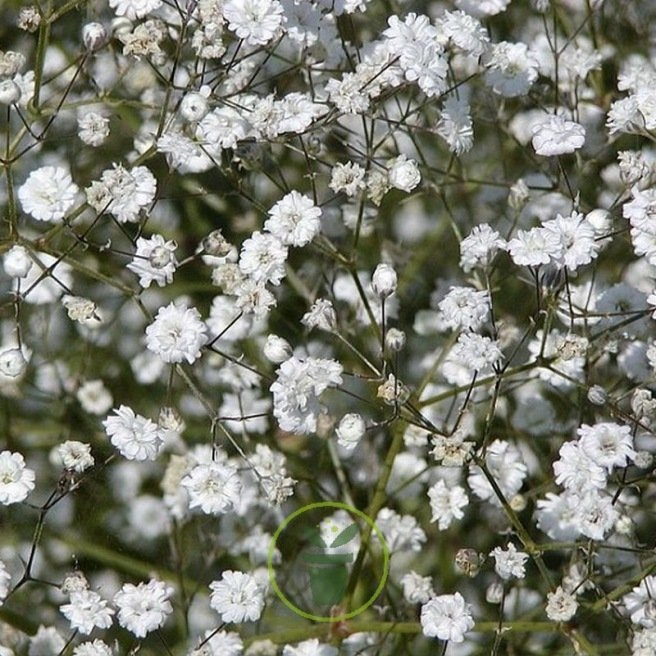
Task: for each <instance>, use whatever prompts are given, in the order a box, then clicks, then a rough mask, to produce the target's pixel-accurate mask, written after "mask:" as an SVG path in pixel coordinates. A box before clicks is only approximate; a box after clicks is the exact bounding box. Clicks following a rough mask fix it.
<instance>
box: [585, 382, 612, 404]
mask: <svg viewBox="0 0 656 656" xmlns="http://www.w3.org/2000/svg"><path fill="white" fill-rule="evenodd" d="M588 401H590V403H592V404H593V405H604V403H606V401H608V394H606V390H605V389H604V388H603V387H602V386H601V385H593V386H592V387H591V388H590V389H589V390H588Z"/></svg>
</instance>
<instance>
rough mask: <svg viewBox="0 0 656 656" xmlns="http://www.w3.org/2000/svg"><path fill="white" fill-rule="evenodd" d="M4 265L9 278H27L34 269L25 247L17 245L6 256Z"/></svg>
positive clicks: (3, 261) (3, 260)
mask: <svg viewBox="0 0 656 656" xmlns="http://www.w3.org/2000/svg"><path fill="white" fill-rule="evenodd" d="M2 265H3V267H4V269H5V273H6V274H7V275H8V276H9V277H11V278H25V276H26V275H27V274H28V272H29V270H30V268H31V267H32V258H31V257H30V254H29V253H28V251H27V249H26V248H25V247H23V246H20V245H19V244H16V245H15V246H12V247H11V248H10V249H9V250H8V251H7V252H6V253H5V254H4V256H3V258H2Z"/></svg>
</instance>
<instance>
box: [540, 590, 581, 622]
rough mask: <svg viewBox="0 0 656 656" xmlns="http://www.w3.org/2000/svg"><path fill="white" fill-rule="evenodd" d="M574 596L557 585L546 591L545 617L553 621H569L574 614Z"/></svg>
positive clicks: (575, 607) (575, 605) (576, 605)
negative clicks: (553, 588)
mask: <svg viewBox="0 0 656 656" xmlns="http://www.w3.org/2000/svg"><path fill="white" fill-rule="evenodd" d="M577 608H578V603H577V601H576V597H575V596H574V595H573V594H570V593H569V592H566V591H565V590H563V589H562V588H561V587H560V586H558V587H557V588H556V589H555V590H554V591H553V592H548V593H547V617H548V618H549V619H550V620H551V621H553V622H569V620H571V619H572V617H574V615H575V614H576V609H577Z"/></svg>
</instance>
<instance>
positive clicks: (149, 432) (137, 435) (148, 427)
mask: <svg viewBox="0 0 656 656" xmlns="http://www.w3.org/2000/svg"><path fill="white" fill-rule="evenodd" d="M103 426H104V427H105V432H106V433H107V436H108V437H109V438H110V441H111V443H112V444H113V445H114V446H115V447H116V448H117V449H118V450H119V451H120V452H121V455H122V456H124V457H125V458H127V459H128V460H154V459H155V458H156V457H157V454H158V452H159V448H160V446H161V444H162V435H161V431H160V429H159V426H157V424H155V423H153V422H152V421H150V419H146V418H145V417H142V416H141V415H137V414H135V413H134V411H133V410H132V408H129V407H127V406H125V405H122V406H121V407H120V408H119V409H118V410H114V416H109V417H107V419H105V421H103Z"/></svg>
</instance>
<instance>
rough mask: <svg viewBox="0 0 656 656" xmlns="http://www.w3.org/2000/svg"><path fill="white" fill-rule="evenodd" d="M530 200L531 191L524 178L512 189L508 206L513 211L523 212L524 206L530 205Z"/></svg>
mask: <svg viewBox="0 0 656 656" xmlns="http://www.w3.org/2000/svg"><path fill="white" fill-rule="evenodd" d="M529 198H530V191H529V188H528V185H527V184H526V182H524V180H523V179H522V178H520V179H519V180H517V182H515V184H514V185H513V186H512V187H510V193H509V194H508V205H509V206H510V208H511V209H513V210H515V212H521V210H522V209H523V207H524V205H526V203H528V200H529Z"/></svg>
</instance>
